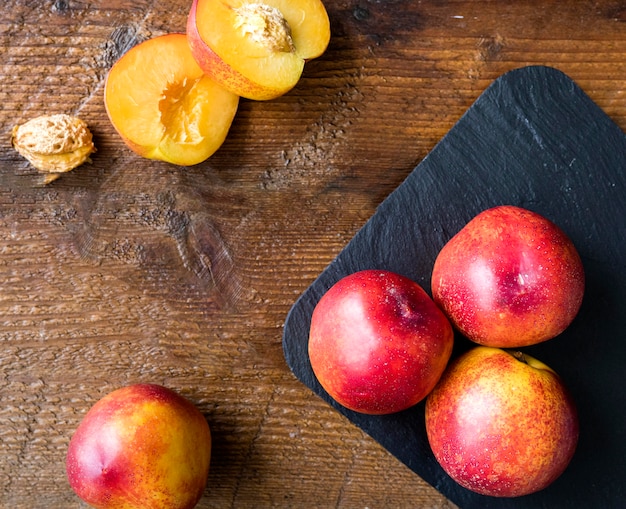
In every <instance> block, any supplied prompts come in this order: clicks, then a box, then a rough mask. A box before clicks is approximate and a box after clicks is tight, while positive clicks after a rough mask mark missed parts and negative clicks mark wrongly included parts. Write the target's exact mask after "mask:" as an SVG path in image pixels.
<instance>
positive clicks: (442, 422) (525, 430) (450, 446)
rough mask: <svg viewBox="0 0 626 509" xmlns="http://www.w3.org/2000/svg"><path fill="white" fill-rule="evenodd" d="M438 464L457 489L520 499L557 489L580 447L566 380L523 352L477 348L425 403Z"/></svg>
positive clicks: (458, 361)
mask: <svg viewBox="0 0 626 509" xmlns="http://www.w3.org/2000/svg"><path fill="white" fill-rule="evenodd" d="M425 412H426V433H427V436H428V441H429V443H430V446H431V448H432V451H433V453H434V455H435V458H436V459H437V461H438V462H439V464H440V465H441V466H442V468H443V469H444V470H445V471H446V472H447V473H448V474H449V475H450V477H452V479H454V480H455V481H456V482H457V483H459V484H460V485H461V486H464V487H465V488H467V489H469V490H471V491H474V492H477V493H481V494H483V495H490V496H494V497H518V496H522V495H528V494H530V493H534V492H537V491H539V490H542V489H544V488H546V487H547V486H549V485H550V484H551V483H552V482H554V481H555V480H556V479H557V478H558V477H559V476H560V475H561V474H562V473H563V472H564V471H565V469H566V467H567V466H568V465H569V463H570V461H571V459H572V457H573V455H574V452H575V450H576V445H577V443H578V434H579V423H578V414H577V411H576V407H575V404H574V401H573V399H572V397H571V395H570V394H569V391H568V390H567V388H566V387H565V385H564V383H563V381H562V380H561V378H560V377H559V376H558V375H557V374H556V373H555V372H554V370H552V369H550V368H549V367H548V366H546V365H545V364H544V363H542V362H541V361H539V360H537V359H535V358H533V357H530V356H528V355H524V354H522V353H520V352H508V351H505V350H501V349H499V348H493V347H486V346H477V347H474V348H473V349H471V350H469V351H468V352H466V353H465V354H463V355H461V356H460V357H458V358H457V359H455V360H454V361H452V363H451V364H450V365H449V366H448V368H447V369H446V371H445V373H444V374H443V376H442V377H441V380H440V381H439V383H438V384H437V386H436V387H435V389H434V390H433V391H432V392H431V393H430V394H429V396H428V398H427V399H426V410H425Z"/></svg>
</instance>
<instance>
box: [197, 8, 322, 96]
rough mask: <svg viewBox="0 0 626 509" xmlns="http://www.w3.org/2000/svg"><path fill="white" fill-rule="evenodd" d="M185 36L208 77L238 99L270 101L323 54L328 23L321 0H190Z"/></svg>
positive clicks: (292, 85) (290, 85)
mask: <svg viewBox="0 0 626 509" xmlns="http://www.w3.org/2000/svg"><path fill="white" fill-rule="evenodd" d="M187 38H188V40H189V46H190V48H191V52H192V54H193V56H194V58H195V59H196V61H197V62H198V64H199V65H200V67H202V69H203V70H204V72H205V73H206V74H207V75H209V76H211V77H212V78H213V79H214V80H215V81H217V82H218V83H220V84H221V85H222V86H223V87H224V88H226V89H228V90H230V91H231V92H233V93H235V94H237V95H239V96H241V97H245V98H247V99H252V100H268V99H274V98H276V97H278V96H281V95H283V94H285V93H286V92H288V91H289V90H291V89H292V88H293V87H294V86H295V85H296V83H297V82H298V81H299V79H300V77H301V75H302V71H303V69H304V64H305V62H306V61H308V60H311V59H313V58H316V57H319V56H320V55H321V54H322V53H324V51H325V50H326V47H327V46H328V43H329V41H330V22H329V19H328V14H327V12H326V8H325V7H324V4H323V3H322V2H321V1H320V0H261V1H251V0H194V2H193V4H192V6H191V10H190V12H189V17H188V21H187Z"/></svg>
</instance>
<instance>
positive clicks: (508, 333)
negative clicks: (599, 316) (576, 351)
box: [432, 205, 585, 348]
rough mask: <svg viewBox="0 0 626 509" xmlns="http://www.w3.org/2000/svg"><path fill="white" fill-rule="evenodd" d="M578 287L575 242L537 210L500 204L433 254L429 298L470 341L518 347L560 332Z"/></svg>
mask: <svg viewBox="0 0 626 509" xmlns="http://www.w3.org/2000/svg"><path fill="white" fill-rule="evenodd" d="M584 289H585V275H584V270H583V265H582V261H581V259H580V256H579V255H578V252H577V251H576V248H575V247H574V244H573V243H572V241H571V240H570V239H569V238H568V237H567V235H566V234H565V233H564V232H563V230H561V229H560V228H559V227H558V226H557V225H555V224H554V223H553V222H551V221H549V220H548V219H547V218H545V217H543V216H541V215H539V214H537V213H536V212H533V211H530V210H527V209H524V208H521V207H516V206H511V205H502V206H498V207H493V208H490V209H487V210H485V211H483V212H481V213H480V214H478V215H477V216H476V217H474V218H473V219H472V220H471V221H469V222H468V223H467V224H466V225H465V226H464V227H463V228H462V229H461V230H460V231H459V232H458V233H457V234H456V235H455V236H454V237H452V239H450V240H449V241H448V243H447V244H446V245H445V246H444V247H443V248H442V249H441V251H440V252H439V254H438V256H437V258H436V260H435V264H434V266H433V273H432V294H433V299H434V300H435V302H436V303H437V304H438V305H439V306H440V307H441V308H442V309H443V310H444V312H445V313H446V314H447V315H448V317H449V318H450V321H451V322H452V323H453V324H454V325H455V326H456V327H457V328H458V329H459V330H460V331H461V332H462V333H463V334H465V335H466V336H467V337H468V338H469V339H471V340H472V341H474V342H476V343H478V344H481V345H485V346H495V347H502V348H520V347H523V346H528V345H533V344H536V343H540V342H542V341H546V340H548V339H551V338H553V337H555V336H556V335H558V334H560V333H561V332H563V331H564V330H565V329H566V328H567V327H568V326H569V325H570V323H571V322H572V320H573V319H574V318H575V316H576V314H577V313H578V310H579V308H580V306H581V303H582V299H583V293H584Z"/></svg>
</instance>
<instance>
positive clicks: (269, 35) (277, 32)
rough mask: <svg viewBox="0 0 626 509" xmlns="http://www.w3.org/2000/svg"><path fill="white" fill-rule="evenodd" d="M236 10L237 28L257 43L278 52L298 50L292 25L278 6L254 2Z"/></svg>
mask: <svg viewBox="0 0 626 509" xmlns="http://www.w3.org/2000/svg"><path fill="white" fill-rule="evenodd" d="M234 11H235V14H236V17H235V28H236V29H241V31H242V32H243V34H244V35H247V36H249V37H250V39H252V41H254V42H255V43H257V44H259V45H260V46H264V47H266V48H268V49H270V50H272V51H277V52H284V53H293V52H294V51H295V50H296V48H295V46H294V44H293V39H292V37H291V27H290V26H289V23H288V22H287V20H286V19H285V17H284V16H283V15H282V13H281V12H280V11H279V10H278V9H277V8H276V7H272V6H270V5H266V4H263V3H256V2H253V3H245V4H243V5H242V6H241V7H238V8H236V9H234Z"/></svg>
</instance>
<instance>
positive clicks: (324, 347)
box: [308, 270, 454, 415]
mask: <svg viewBox="0 0 626 509" xmlns="http://www.w3.org/2000/svg"><path fill="white" fill-rule="evenodd" d="M453 342H454V337H453V333H452V326H451V325H450V323H449V322H448V320H447V318H446V317H445V316H444V314H443V313H442V312H441V311H440V310H439V308H437V306H436V305H435V303H434V302H433V301H432V299H431V298H430V297H429V296H428V294H427V293H426V292H425V291H424V290H423V289H422V287H421V286H419V285H418V284H417V283H416V282H414V281H412V280H411V279H409V278H407V277H404V276H401V275H400V274H395V273H393V272H389V271H385V270H362V271H359V272H355V273H353V274H350V275H348V276H345V277H344V278H342V279H341V280H339V281H338V282H337V283H335V284H334V285H333V286H332V287H331V288H330V289H329V290H328V291H327V292H326V293H325V294H324V295H323V296H322V298H321V299H320V301H319V302H318V304H317V305H316V307H315V309H314V311H313V316H312V318H311V329H310V333H309V345H308V352H309V358H310V361H311V367H312V369H313V372H314V373H315V376H316V377H317V379H318V381H319V382H320V384H321V385H322V387H324V389H325V390H326V391H327V392H328V394H329V395H330V396H331V397H332V398H333V399H334V400H335V401H337V402H338V403H340V404H341V405H343V406H345V407H346V408H349V409H351V410H354V411H357V412H361V413H364V414H371V415H381V414H389V413H393V412H398V411H400V410H405V409H407V408H409V407H411V406H413V405H415V404H416V403H418V402H419V401H421V400H422V399H424V398H425V397H426V395H427V394H428V393H429V392H430V391H431V390H432V388H433V387H434V386H435V384H436V383H437V381H438V380H439V377H440V376H441V374H442V373H443V370H444V369H445V367H446V365H447V363H448V359H449V358H450V355H451V353H452V346H453Z"/></svg>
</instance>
